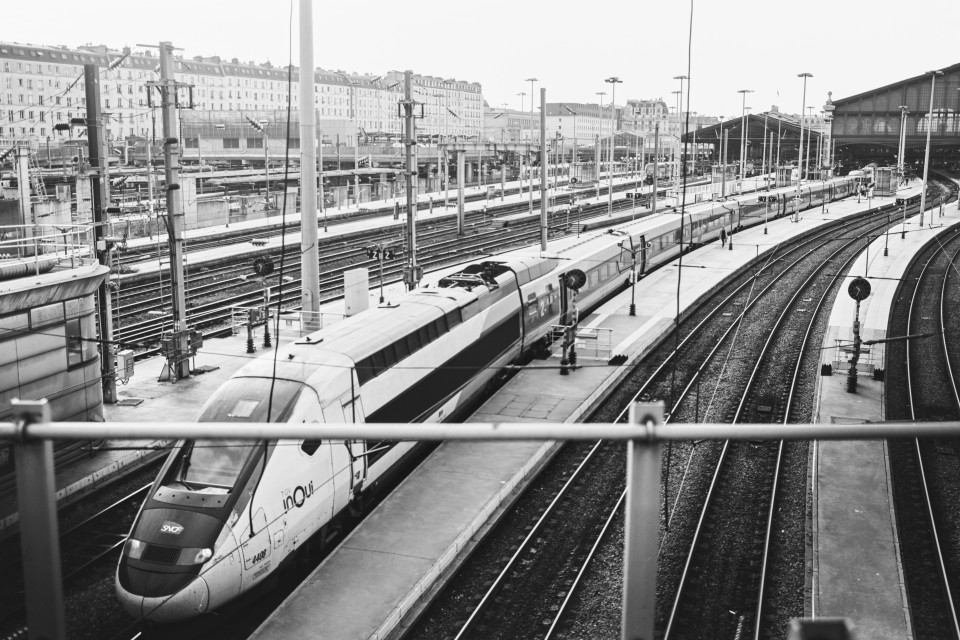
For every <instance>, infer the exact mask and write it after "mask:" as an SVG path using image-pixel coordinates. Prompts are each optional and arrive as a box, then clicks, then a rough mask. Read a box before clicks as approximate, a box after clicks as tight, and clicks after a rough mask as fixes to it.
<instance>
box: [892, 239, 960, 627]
mask: <svg viewBox="0 0 960 640" xmlns="http://www.w3.org/2000/svg"><path fill="white" fill-rule="evenodd" d="M958 255H960V230H954V231H952V232H949V233H946V234H943V235H942V236H941V237H940V238H938V239H936V240H934V241H933V242H931V243H930V244H928V245H927V247H925V249H924V250H922V251H921V253H920V254H918V255H917V257H916V259H915V261H914V264H913V265H911V267H910V268H909V269H908V271H907V273H906V275H905V277H904V279H903V280H902V284H901V287H900V291H899V292H898V296H897V299H898V300H901V301H902V304H900V305H897V306H895V307H894V310H893V312H892V314H891V325H890V331H889V335H895V336H896V335H921V334H927V335H928V336H929V337H927V338H920V339H916V340H904V341H902V342H897V343H894V342H892V343H889V344H888V346H887V348H888V351H887V353H886V362H887V363H888V366H887V371H886V375H887V380H888V382H889V384H888V385H887V387H888V389H889V395H888V397H887V416H888V418H889V419H893V420H920V421H937V420H958V419H960V395H958V393H957V373H958V372H960V353H958V348H957V345H958V342H960V322H958V320H957V319H955V318H953V317H951V316H952V314H950V313H949V310H950V309H952V308H956V306H955V305H956V304H958V303H960V291H958V287H957V282H958V276H957V269H958V266H960V265H958ZM888 446H889V448H890V464H891V470H892V473H893V495H894V500H895V505H896V506H895V508H896V515H897V526H898V529H899V536H898V537H899V539H900V544H901V556H902V560H903V571H904V577H905V580H906V585H907V594H908V598H909V602H910V610H911V616H910V618H911V621H912V623H913V631H914V634H915V635H914V637H916V638H918V639H925V638H942V637H954V638H957V637H960V623H958V613H957V608H958V600H957V599H958V596H960V582H958V580H957V572H958V571H960V541H958V540H957V537H956V534H955V532H956V531H957V530H958V528H957V527H960V510H958V508H957V506H956V499H955V496H956V495H957V492H958V491H960V481H958V479H957V478H958V477H960V461H958V459H957V457H958V454H960V442H958V441H957V440H950V439H935V440H923V441H922V440H920V439H918V438H914V439H902V440H891V441H889V443H888Z"/></svg>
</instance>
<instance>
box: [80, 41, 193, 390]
mask: <svg viewBox="0 0 960 640" xmlns="http://www.w3.org/2000/svg"><path fill="white" fill-rule="evenodd" d="M160 94H161V107H162V112H163V163H164V169H165V174H166V180H167V236H168V244H169V245H170V290H171V299H172V305H173V341H174V346H173V355H172V358H171V357H168V360H167V361H168V363H169V364H171V365H172V366H171V367H170V375H171V377H172V378H173V379H175V380H179V379H181V378H186V377H189V375H190V363H189V361H188V356H187V354H188V347H187V335H188V331H187V302H186V282H185V281H184V274H183V255H184V254H183V226H184V224H183V198H182V194H181V193H180V139H179V136H178V135H177V112H176V105H177V81H176V80H174V77H173V44H172V43H170V42H161V43H160ZM87 106H88V108H89V103H88V105H87ZM87 115H88V116H89V112H88V114H87Z"/></svg>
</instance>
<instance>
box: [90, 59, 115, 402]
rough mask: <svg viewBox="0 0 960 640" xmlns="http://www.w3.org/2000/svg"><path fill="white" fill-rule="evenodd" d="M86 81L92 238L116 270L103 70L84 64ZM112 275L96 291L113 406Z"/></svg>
mask: <svg viewBox="0 0 960 640" xmlns="http://www.w3.org/2000/svg"><path fill="white" fill-rule="evenodd" d="M83 81H84V83H85V84H86V99H87V140H88V143H89V153H88V155H89V156H90V166H91V167H93V173H92V174H91V175H90V192H91V194H92V196H93V239H94V246H95V247H96V253H97V261H98V262H99V263H100V264H102V265H104V266H105V267H107V268H108V269H110V271H112V270H113V260H112V258H111V256H110V250H111V247H110V245H109V243H108V241H107V240H108V239H107V236H106V231H107V224H108V223H109V215H108V214H107V204H108V203H109V201H108V200H107V179H106V174H107V170H106V166H107V162H109V158H108V157H107V156H106V155H105V154H104V153H103V147H104V134H103V119H102V114H101V112H100V70H99V69H98V68H97V65H95V64H85V65H83ZM110 275H111V274H110V272H107V277H106V278H105V279H104V281H103V282H102V283H101V284H100V288H99V290H98V291H97V318H98V321H99V323H100V372H101V376H100V385H101V387H102V389H103V401H104V403H106V404H114V403H115V402H116V401H117V380H116V375H115V373H114V368H115V367H114V363H113V305H112V300H111V294H110Z"/></svg>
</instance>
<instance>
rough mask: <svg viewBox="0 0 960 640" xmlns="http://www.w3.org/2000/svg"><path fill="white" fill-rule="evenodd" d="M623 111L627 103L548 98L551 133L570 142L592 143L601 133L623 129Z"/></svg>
mask: <svg viewBox="0 0 960 640" xmlns="http://www.w3.org/2000/svg"><path fill="white" fill-rule="evenodd" d="M623 113H624V109H623V107H611V106H610V105H599V104H592V103H583V102H548V103H547V121H546V125H547V127H546V128H547V137H548V138H551V139H552V138H560V139H562V140H563V141H564V143H565V144H566V145H571V144H574V143H576V144H577V145H578V146H592V145H593V144H594V143H595V142H596V140H597V137H600V138H604V137H608V136H610V135H612V134H613V133H614V132H615V131H620V130H621V129H622V118H623ZM537 129H538V131H539V123H537ZM538 137H539V133H538Z"/></svg>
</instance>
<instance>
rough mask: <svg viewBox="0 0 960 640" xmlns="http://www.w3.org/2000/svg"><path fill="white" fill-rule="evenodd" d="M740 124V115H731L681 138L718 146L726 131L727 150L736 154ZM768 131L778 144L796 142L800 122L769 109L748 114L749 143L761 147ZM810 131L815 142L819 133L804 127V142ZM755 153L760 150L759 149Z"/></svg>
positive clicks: (742, 122) (747, 130) (798, 137)
mask: <svg viewBox="0 0 960 640" xmlns="http://www.w3.org/2000/svg"><path fill="white" fill-rule="evenodd" d="M743 127H744V120H743V119H741V118H739V117H737V118H730V119H727V120H724V121H723V122H720V123H718V124H713V125H710V126H708V127H701V128H700V129H697V130H696V131H691V132H689V133H687V134H686V135H684V136H683V141H684V142H688V143H691V144H692V143H694V142H696V143H697V144H714V145H716V146H717V147H719V146H720V137H721V135H723V134H724V133H726V132H728V131H729V134H727V135H728V140H729V142H730V151H731V154H732V155H734V156H736V155H738V153H737V150H739V148H740V136H741V131H742V130H743ZM771 133H772V134H773V135H774V140H775V141H777V140H779V141H780V143H781V144H784V143H786V144H790V143H793V144H797V143H799V142H800V123H798V122H797V121H796V120H795V119H793V118H791V117H789V116H785V115H783V114H781V113H776V112H772V111H771V112H768V113H760V114H748V115H747V117H746V138H747V140H748V141H749V143H750V145H751V147H753V148H757V145H759V146H761V147H762V146H763V141H764V138H765V137H766V138H767V139H768V140H769V138H770V134H771ZM811 134H812V135H813V139H812V140H811V143H812V144H816V142H817V138H818V137H819V136H820V133H819V132H817V131H811V130H810V129H808V128H806V127H804V130H803V139H804V141H805V142H806V140H807V136H809V135H811ZM757 153H758V154H759V152H757Z"/></svg>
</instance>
